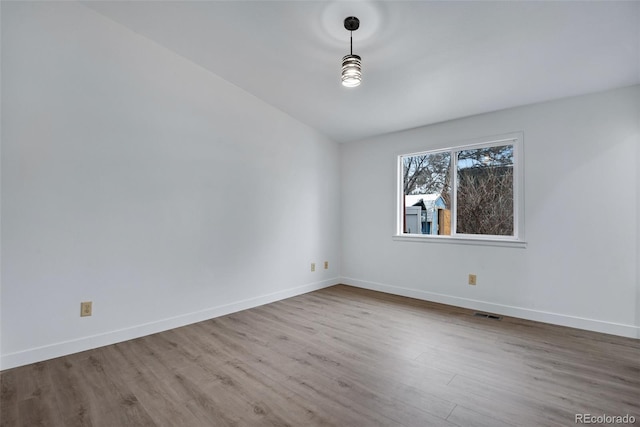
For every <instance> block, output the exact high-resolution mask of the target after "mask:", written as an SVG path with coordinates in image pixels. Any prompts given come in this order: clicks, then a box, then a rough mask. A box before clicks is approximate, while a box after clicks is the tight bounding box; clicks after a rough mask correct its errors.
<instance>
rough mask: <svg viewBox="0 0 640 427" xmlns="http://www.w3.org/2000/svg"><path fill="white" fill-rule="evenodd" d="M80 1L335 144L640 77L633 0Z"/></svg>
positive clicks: (638, 5)
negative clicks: (346, 71)
mask: <svg viewBox="0 0 640 427" xmlns="http://www.w3.org/2000/svg"><path fill="white" fill-rule="evenodd" d="M86 5H87V6H88V7H90V8H92V9H94V10H95V11H97V12H99V13H101V14H103V15H105V16H107V17H109V18H111V19H113V20H114V21H116V22H118V23H120V24H122V25H124V26H126V27H128V28H130V29H131V30H133V31H135V32H137V33H140V34H142V35H144V36H146V37H148V38H150V39H152V40H154V41H155V42H157V43H159V44H161V45H163V46H165V47H166V48H168V49H170V50H172V51H174V52H176V53H177V54H179V55H181V56H183V57H185V58H187V59H189V60H191V61H193V62H194V63H196V64H198V65H200V66H202V67H204V68H206V69H208V70H210V71H211V72H212V73H215V74H217V75H219V76H220V77H222V78H224V79H225V80H227V81H229V82H231V83H233V84H234V85H236V86H238V87H240V88H242V89H244V90H246V91H247V92H249V93H251V94H253V95H255V96H256V97H258V98H261V99H262V100H264V101H265V102H267V103H269V104H271V105H273V106H275V107H277V108H279V109H280V110H282V111H284V112H286V113H288V114H289V115H291V116H293V117H294V118H296V119H298V120H300V121H302V122H304V123H306V124H308V125H310V126H312V127H313V128H316V129H317V130H319V131H320V132H322V133H324V134H326V135H327V136H329V137H330V138H332V139H334V140H336V141H340V142H347V141H353V140H357V139H361V138H365V137H369V136H373V135H377V134H382V133H387V132H392V131H397V130H402V129H407V128H412V127H417V126H422V125H427V124H432V123H436V122H441V121H444V120H450V119H455V118H459V117H464V116H469V115H474V114H479V113H484V112H488V111H495V110H499V109H503V108H508V107H513V106H518V105H524V104H529V103H533V102H539V101H545V100H550V99H554V98H561V97H565V96H571V95H578V94H583V93H589V92H595V91H600V90H606V89H610V88H615V87H622V86H628V85H633V84H638V83H640V2H616V1H606V2H484V1H471V2H458V1H441V2H432V1H383V2H371V1H300V0H299V1H199V2H198V1H194V2H186V1H179V2H157V1H152V2H115V1H113V2H112V1H108V2H89V3H86ZM349 15H355V16H357V17H358V18H360V23H361V24H360V29H359V30H357V31H355V32H354V33H353V45H354V53H356V54H358V55H360V56H361V57H362V61H363V81H362V85H361V86H360V87H357V88H351V89H348V88H344V87H342V86H341V85H340V65H341V59H342V56H344V55H345V54H347V53H348V51H349V33H348V31H346V30H345V29H344V27H343V20H344V18H345V17H347V16H349Z"/></svg>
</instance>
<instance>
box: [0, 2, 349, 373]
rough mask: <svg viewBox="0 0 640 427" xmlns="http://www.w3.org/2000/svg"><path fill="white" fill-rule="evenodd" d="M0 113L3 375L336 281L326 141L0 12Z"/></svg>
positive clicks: (213, 84) (69, 21) (160, 54)
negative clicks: (83, 313)
mask: <svg viewBox="0 0 640 427" xmlns="http://www.w3.org/2000/svg"><path fill="white" fill-rule="evenodd" d="M2 113H3V114H2V134H1V137H2V240H1V245H2V275H1V279H2V289H1V293H2V302H1V304H2V305H1V315H0V316H1V317H0V320H1V332H2V334H1V337H2V347H1V354H2V364H1V366H2V368H3V369H6V368H10V367H13V366H18V365H22V364H26V363H30V362H33V361H37V360H43V359H46V358H50V357H55V356H59V355H62V354H68V353H71V352H75V351H80V350H84V349H87V348H92V347H95V346H99V345H104V344H108V343H112V342H116V341H120V340H124V339H128V338H132V337H136V336H141V335H144V334H148V333H152V332H156V331H159V330H163V329H168V328H171V327H175V326H178V325H183V324H187V323H191V322H194V321H198V320H202V319H206V318H210V317H214V316H216V315H220V314H223V313H227V312H230V311H235V310H238V309H242V308H245V307H250V306H253V305H258V304H261V303H265V302H269V301H273V300H276V299H281V298H284V297H287V296H289V295H295V294H298V293H303V292H306V291H309V290H313V289H317V288H319V287H323V286H327V285H330V284H335V283H337V282H338V279H337V278H338V277H339V268H340V243H339V242H340V236H339V231H340V230H339V228H340V214H339V197H337V196H336V195H337V194H339V179H340V177H339V173H340V167H339V147H338V146H337V144H336V143H334V142H332V141H329V140H328V139H326V138H325V137H323V136H321V135H320V134H318V133H317V132H315V131H314V130H312V129H310V128H309V127H307V126H305V125H303V124H301V123H299V122H297V121H295V120H294V119H292V118H291V117H289V116H287V115H285V114H283V113H282V112H280V111H279V110H276V109H274V108H272V107H270V106H269V105H267V104H265V103H264V102H262V101H261V100H259V99H257V98H255V97H253V96H252V95H250V94H247V93H246V92H243V91H242V90H240V89H238V88H237V87H235V86H233V85H231V84H229V83H227V82H225V81H224V80H222V79H220V78H219V77H217V76H215V75H213V74H211V73H209V72H207V71H206V70H204V69H202V68H200V67H198V66H196V65H195V64H193V63H191V62H189V61H187V60H185V59H183V58H182V57H180V56H177V55H176V54H174V53H172V52H171V51H169V50H167V49H165V48H163V47H161V46H159V45H157V44H154V43H153V42H151V41H149V40H147V39H145V38H143V37H141V36H139V35H137V34H135V33H133V32H131V31H129V30H127V29H125V28H123V27H121V26H119V25H117V24H115V23H113V22H112V21H109V20H107V19H106V18H103V17H102V16H100V15H98V14H96V13H95V12H94V11H92V10H90V9H88V8H86V7H84V6H82V5H79V4H71V3H30V2H22V3H7V2H3V3H2ZM325 260H328V261H329V262H330V268H329V270H323V269H322V268H319V269H318V270H317V271H316V272H315V273H311V272H310V268H309V264H310V262H312V261H315V262H316V263H318V265H319V266H320V264H321V263H322V262H323V261H325ZM86 300H92V301H93V311H94V314H93V316H92V317H88V318H80V317H79V313H80V302H81V301H86Z"/></svg>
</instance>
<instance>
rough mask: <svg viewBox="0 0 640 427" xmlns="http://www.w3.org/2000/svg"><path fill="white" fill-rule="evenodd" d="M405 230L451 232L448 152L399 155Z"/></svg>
mask: <svg viewBox="0 0 640 427" xmlns="http://www.w3.org/2000/svg"><path fill="white" fill-rule="evenodd" d="M402 165H403V188H404V200H403V203H404V204H403V212H404V213H403V224H404V225H403V227H404V230H403V231H404V233H411V234H435V235H437V234H440V235H442V234H451V211H450V209H451V152H449V151H443V152H439V153H427V154H420V155H416V156H405V157H403V158H402Z"/></svg>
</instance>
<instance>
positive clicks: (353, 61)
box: [342, 16, 362, 87]
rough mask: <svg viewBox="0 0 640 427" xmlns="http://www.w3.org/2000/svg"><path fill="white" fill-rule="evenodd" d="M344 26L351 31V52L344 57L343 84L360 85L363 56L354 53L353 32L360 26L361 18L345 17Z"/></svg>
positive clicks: (346, 85)
mask: <svg viewBox="0 0 640 427" xmlns="http://www.w3.org/2000/svg"><path fill="white" fill-rule="evenodd" d="M344 28H345V29H346V30H347V31H349V32H350V36H349V38H350V39H351V53H349V55H346V56H345V57H344V58H342V86H345V87H356V86H360V81H361V80H362V62H361V61H362V58H360V57H359V56H358V55H354V54H353V32H354V31H355V30H357V29H358V28H360V20H359V19H358V18H356V17H355V16H349V17H347V18H345V19H344Z"/></svg>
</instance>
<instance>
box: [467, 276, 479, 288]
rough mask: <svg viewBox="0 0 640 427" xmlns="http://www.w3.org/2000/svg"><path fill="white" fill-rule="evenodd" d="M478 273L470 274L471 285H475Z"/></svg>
mask: <svg viewBox="0 0 640 427" xmlns="http://www.w3.org/2000/svg"><path fill="white" fill-rule="evenodd" d="M476 279H477V278H476V275H475V274H470V275H469V284H470V285H471V286H475V285H476Z"/></svg>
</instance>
